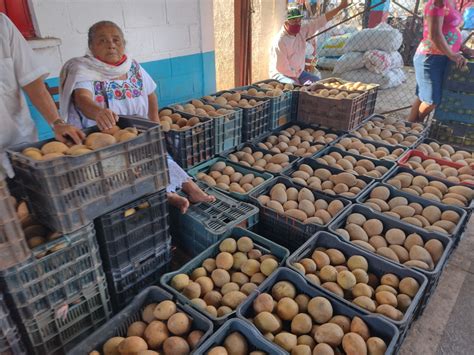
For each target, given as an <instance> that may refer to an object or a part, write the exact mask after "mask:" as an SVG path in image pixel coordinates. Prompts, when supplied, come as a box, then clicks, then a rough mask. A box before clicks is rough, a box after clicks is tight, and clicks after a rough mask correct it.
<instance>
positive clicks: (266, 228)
mask: <svg viewBox="0 0 474 355" xmlns="http://www.w3.org/2000/svg"><path fill="white" fill-rule="evenodd" d="M280 183H281V184H284V185H285V186H286V188H289V187H294V188H296V189H297V190H298V191H299V190H301V189H302V188H303V187H302V186H301V185H297V184H295V183H293V182H292V181H291V180H289V179H288V178H287V177H276V178H275V179H273V180H271V181H269V182H268V183H265V184H262V185H261V186H259V187H258V188H257V189H255V191H254V192H252V193H251V194H250V201H251V202H252V203H253V204H255V205H256V206H258V207H259V209H260V221H259V224H258V232H259V233H260V234H261V235H263V236H264V237H266V238H268V239H270V240H272V241H274V242H276V243H278V244H280V245H282V246H284V247H286V248H288V249H289V250H290V251H291V252H293V251H295V250H296V249H298V248H299V247H300V246H301V245H302V244H303V243H304V242H306V240H308V239H309V237H311V236H312V235H313V234H314V233H316V232H318V231H321V230H325V229H327V227H328V225H329V223H327V224H325V225H319V224H311V223H308V224H304V223H303V222H300V221H298V220H297V219H296V218H292V217H289V216H287V215H284V214H279V213H277V212H276V211H275V210H272V209H270V208H268V207H266V206H263V205H262V204H261V203H260V202H259V201H258V199H257V198H258V197H259V196H261V195H265V194H267V193H269V192H270V190H271V189H272V187H273V186H275V185H276V184H280ZM309 190H310V191H311V192H312V193H313V195H314V198H315V199H323V200H325V201H327V202H328V203H330V202H331V201H334V200H339V201H341V202H342V204H343V205H344V208H343V209H342V210H341V211H339V212H338V213H337V215H336V216H334V217H333V218H332V219H331V221H333V220H334V219H335V218H337V216H338V215H340V214H341V213H342V212H343V211H344V210H345V209H346V208H347V206H349V205H350V204H351V202H350V201H349V200H346V199H344V198H340V197H334V196H330V195H326V194H324V193H322V192H320V191H316V190H313V189H309Z"/></svg>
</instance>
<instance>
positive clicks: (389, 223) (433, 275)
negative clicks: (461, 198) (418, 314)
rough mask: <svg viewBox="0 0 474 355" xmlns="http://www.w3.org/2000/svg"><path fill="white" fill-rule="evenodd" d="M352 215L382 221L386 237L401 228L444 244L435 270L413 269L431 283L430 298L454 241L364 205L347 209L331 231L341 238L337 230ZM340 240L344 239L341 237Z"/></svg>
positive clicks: (429, 284) (331, 226)
mask: <svg viewBox="0 0 474 355" xmlns="http://www.w3.org/2000/svg"><path fill="white" fill-rule="evenodd" d="M352 213H360V214H362V215H363V216H365V217H366V218H367V219H370V218H375V219H378V220H379V221H381V222H382V223H383V225H384V230H383V232H382V235H384V234H385V231H386V230H387V229H389V228H399V229H401V230H402V231H404V232H405V233H406V234H411V233H417V234H418V235H419V236H420V237H421V238H422V239H423V241H425V242H426V241H428V240H430V239H437V240H439V241H440V242H441V243H442V244H443V247H444V252H443V255H442V256H441V258H440V259H439V260H438V263H437V264H436V265H435V267H434V269H433V270H423V269H421V268H418V267H414V268H413V269H415V270H416V271H418V272H420V273H422V274H423V275H425V276H426V277H427V278H428V281H429V283H428V285H427V287H426V297H428V296H429V295H430V294H431V293H432V292H433V291H434V289H435V288H436V285H437V284H438V282H439V278H440V276H441V273H442V271H443V268H444V267H445V266H446V262H447V260H448V256H449V254H450V253H451V249H452V247H453V240H451V239H450V238H448V237H446V236H440V235H438V234H435V233H430V232H427V231H424V230H421V229H420V228H416V227H415V226H413V225H411V224H408V223H404V222H402V221H400V220H396V219H393V218H389V217H388V216H385V215H383V214H381V213H378V212H374V211H373V210H371V209H370V208H367V207H365V206H363V205H352V206H351V207H349V208H347V209H346V210H345V211H344V213H343V214H342V215H340V216H339V217H338V218H337V219H336V220H335V221H334V222H332V223H331V225H330V226H329V231H331V232H332V233H334V234H336V235H338V236H339V233H338V232H336V230H337V229H338V228H343V227H344V226H345V222H346V219H347V217H348V216H349V215H350V214H352ZM340 238H341V239H343V238H342V237H341V236H340ZM353 245H354V246H355V247H357V248H359V249H361V250H365V249H363V248H362V247H360V246H358V245H356V244H353ZM374 254H375V253H374ZM379 257H380V258H383V259H384V260H386V261H388V262H390V263H393V264H395V265H401V264H399V263H397V262H396V261H394V260H390V259H388V258H386V257H384V256H381V255H379ZM426 297H425V299H426ZM422 303H423V304H424V303H425V300H423V302H422Z"/></svg>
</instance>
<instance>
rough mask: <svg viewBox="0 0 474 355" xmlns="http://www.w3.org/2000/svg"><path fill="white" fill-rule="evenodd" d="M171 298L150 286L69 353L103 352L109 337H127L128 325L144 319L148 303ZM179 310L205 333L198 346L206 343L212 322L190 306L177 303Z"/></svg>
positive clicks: (163, 291) (194, 328) (211, 329)
mask: <svg viewBox="0 0 474 355" xmlns="http://www.w3.org/2000/svg"><path fill="white" fill-rule="evenodd" d="M171 299H172V296H171V295H170V294H169V293H168V292H166V291H165V290H163V289H161V288H159V287H156V286H151V287H148V288H147V289H145V290H143V291H142V292H141V293H140V294H139V295H137V297H135V298H134V299H133V301H131V302H130V303H129V304H128V305H127V306H126V307H125V308H124V309H123V310H122V311H120V312H119V313H118V314H116V315H115V316H114V317H113V318H112V319H110V321H108V322H107V323H106V324H104V325H103V326H102V327H101V328H99V329H97V330H96V331H95V332H94V333H93V334H91V335H90V336H89V337H87V338H86V339H85V340H83V341H82V342H81V343H79V344H78V345H77V346H75V347H74V348H73V349H72V350H71V351H69V352H68V355H84V354H89V353H91V352H92V351H93V350H97V351H100V352H102V346H103V345H104V343H105V342H106V341H107V340H108V339H110V338H113V337H116V336H121V337H125V336H126V335H127V329H128V327H129V326H130V324H132V323H133V322H137V321H140V320H141V319H142V318H141V312H142V310H143V309H144V308H145V307H146V306H147V305H149V304H151V303H159V302H161V301H164V300H171ZM177 310H178V311H181V312H184V313H186V314H187V315H188V316H189V317H190V319H191V320H192V325H191V328H192V329H193V330H201V331H202V332H203V333H204V335H203V336H202V338H201V340H200V341H199V343H198V344H197V347H199V346H200V344H202V343H204V342H205V341H206V339H208V338H209V337H210V336H211V334H212V332H213V330H214V328H213V325H212V322H211V321H210V320H209V319H207V318H206V317H204V316H203V315H201V314H199V313H198V312H196V311H195V310H193V309H192V308H191V307H189V306H186V305H184V306H183V305H181V304H177ZM197 347H196V348H197ZM191 353H193V352H191Z"/></svg>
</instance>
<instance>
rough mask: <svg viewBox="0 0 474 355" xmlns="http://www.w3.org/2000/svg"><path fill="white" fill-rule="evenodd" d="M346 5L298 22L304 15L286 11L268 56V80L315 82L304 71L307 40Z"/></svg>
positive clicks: (302, 83) (343, 1) (344, 3)
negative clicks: (304, 22) (303, 22)
mask: <svg viewBox="0 0 474 355" xmlns="http://www.w3.org/2000/svg"><path fill="white" fill-rule="evenodd" d="M347 6H348V0H341V4H340V5H339V6H338V7H336V8H335V9H333V10H331V11H328V12H327V13H325V14H324V15H321V16H318V17H316V18H315V19H313V20H310V21H309V22H308V23H306V24H302V23H301V19H302V17H303V15H302V14H301V12H300V11H299V10H298V9H296V8H293V9H290V10H288V13H287V17H286V21H285V23H284V25H283V27H282V29H281V30H280V32H279V33H278V35H277V36H276V39H275V42H274V44H273V47H272V50H271V55H270V77H271V78H272V79H276V80H278V81H280V82H282V83H288V84H290V83H291V84H299V85H304V84H308V83H312V82H315V81H318V80H319V79H320V78H318V77H317V76H316V75H314V74H312V73H310V72H307V71H305V70H304V69H305V53H306V40H307V39H308V38H309V37H311V36H313V35H315V34H316V33H317V32H318V31H319V30H320V29H322V28H324V26H326V23H327V22H328V21H330V20H331V19H332V18H334V17H335V16H336V15H337V14H338V13H339V12H340V11H341V10H343V9H345V8H346V7H347Z"/></svg>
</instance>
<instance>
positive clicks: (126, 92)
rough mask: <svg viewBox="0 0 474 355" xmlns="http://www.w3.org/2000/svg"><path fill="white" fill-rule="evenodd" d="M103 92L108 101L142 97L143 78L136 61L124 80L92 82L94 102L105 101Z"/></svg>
mask: <svg viewBox="0 0 474 355" xmlns="http://www.w3.org/2000/svg"><path fill="white" fill-rule="evenodd" d="M104 92H105V93H106V94H107V100H108V101H110V100H126V99H133V98H136V97H140V96H142V95H143V78H142V74H141V73H140V67H139V65H138V63H137V62H136V61H133V62H132V65H131V66H130V70H129V71H128V73H127V79H126V80H119V81H108V82H103V81H94V97H95V101H96V102H98V103H103V102H104V101H105V98H104Z"/></svg>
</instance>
